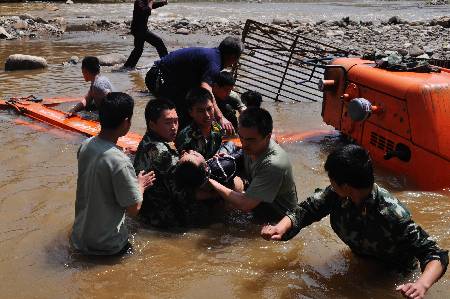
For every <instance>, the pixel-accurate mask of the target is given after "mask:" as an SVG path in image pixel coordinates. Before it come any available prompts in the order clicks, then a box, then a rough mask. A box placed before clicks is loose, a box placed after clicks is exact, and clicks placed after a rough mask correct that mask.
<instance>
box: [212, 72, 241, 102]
mask: <svg viewBox="0 0 450 299" xmlns="http://www.w3.org/2000/svg"><path fill="white" fill-rule="evenodd" d="M235 84H236V80H235V79H234V76H233V74H232V73H231V72H227V71H222V72H220V73H219V74H218V75H217V76H216V77H215V78H214V82H213V85H212V91H213V94H214V97H215V98H216V100H225V98H226V97H227V96H229V95H230V92H231V90H233V87H234V85H235Z"/></svg>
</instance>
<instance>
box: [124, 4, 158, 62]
mask: <svg viewBox="0 0 450 299" xmlns="http://www.w3.org/2000/svg"><path fill="white" fill-rule="evenodd" d="M166 4H167V0H164V1H159V2H153V0H136V1H135V2H134V9H133V20H132V21H131V34H133V36H134V49H133V51H132V52H131V54H130V57H128V60H127V61H126V62H125V64H124V67H125V68H134V67H135V66H136V64H137V62H138V61H139V58H141V55H142V51H144V43H145V42H148V43H149V44H150V45H152V46H153V47H155V48H156V51H158V55H159V57H164V56H165V55H167V48H166V46H165V45H164V42H163V41H162V39H161V38H160V37H159V36H157V35H156V34H154V33H152V32H150V31H149V30H148V26H147V23H148V17H149V16H150V15H151V14H152V9H156V8H158V7H161V6H164V5H166Z"/></svg>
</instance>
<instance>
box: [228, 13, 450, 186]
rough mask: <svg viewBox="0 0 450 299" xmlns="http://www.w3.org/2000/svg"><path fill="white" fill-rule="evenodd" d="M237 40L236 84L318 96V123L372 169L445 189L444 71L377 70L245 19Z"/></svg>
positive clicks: (448, 133)
mask: <svg viewBox="0 0 450 299" xmlns="http://www.w3.org/2000/svg"><path fill="white" fill-rule="evenodd" d="M242 40H243V42H244V44H245V48H246V49H245V52H244V55H243V56H242V57H241V59H240V63H239V66H238V68H237V70H236V76H237V85H238V87H239V88H241V89H244V90H245V89H256V90H258V91H259V92H260V93H262V94H263V96H264V98H265V99H272V100H274V101H285V102H304V101H309V102H310V101H317V102H319V101H322V117H323V120H324V122H325V123H327V124H329V125H331V126H333V127H335V128H336V129H337V130H339V131H340V132H342V134H343V135H345V136H347V137H349V138H350V139H351V140H353V141H354V142H356V143H358V144H360V145H362V146H363V147H364V148H366V149H367V150H369V151H370V154H371V156H372V158H373V160H374V161H375V163H376V165H377V167H382V168H385V169H388V170H389V171H391V172H394V173H396V174H398V175H402V176H405V177H407V178H408V179H409V182H411V183H413V184H414V185H416V186H417V187H419V188H420V189H422V190H440V189H446V188H449V187H450V69H447V68H445V67H441V68H437V69H435V70H437V72H429V73H418V72H412V71H402V72H399V71H391V70H387V69H382V68H379V67H377V66H376V65H375V63H374V62H373V61H369V60H363V59H360V58H350V56H352V55H353V56H356V55H355V54H357V53H350V52H348V51H344V50H342V49H338V48H336V47H334V46H333V45H330V44H329V43H322V42H319V41H317V40H313V39H310V38H308V37H305V36H302V35H300V34H299V33H297V32H295V31H292V30H290V29H285V28H282V27H275V26H271V25H267V24H262V23H259V22H256V21H253V20H247V23H246V26H245V28H244V31H243V36H242ZM446 67H448V66H446ZM318 85H319V88H317V87H318Z"/></svg>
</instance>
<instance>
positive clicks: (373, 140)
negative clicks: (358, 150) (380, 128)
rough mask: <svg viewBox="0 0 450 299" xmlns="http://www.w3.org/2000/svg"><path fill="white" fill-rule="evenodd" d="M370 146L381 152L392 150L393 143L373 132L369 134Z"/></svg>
mask: <svg viewBox="0 0 450 299" xmlns="http://www.w3.org/2000/svg"><path fill="white" fill-rule="evenodd" d="M370 144H372V145H373V146H376V147H377V148H379V149H380V150H382V151H388V150H391V151H393V150H394V145H395V144H394V142H393V141H392V140H389V139H387V138H385V137H383V136H381V135H378V134H377V133H375V132H372V133H370Z"/></svg>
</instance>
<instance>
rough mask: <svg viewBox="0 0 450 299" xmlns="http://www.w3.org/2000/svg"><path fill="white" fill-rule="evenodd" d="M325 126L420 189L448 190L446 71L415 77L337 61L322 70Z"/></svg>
mask: <svg viewBox="0 0 450 299" xmlns="http://www.w3.org/2000/svg"><path fill="white" fill-rule="evenodd" d="M322 89H323V104H322V117H323V120H324V121H325V122H326V123H327V124H329V125H332V126H333V127H335V128H336V129H338V130H340V131H341V132H342V133H343V134H345V135H347V136H348V137H350V138H351V139H352V140H354V141H355V142H356V143H358V144H360V145H362V146H363V147H365V148H366V149H367V150H369V151H370V153H371V155H372V158H373V159H374V160H375V161H376V162H378V164H379V165H381V166H382V167H384V168H386V169H389V170H391V171H393V172H395V173H398V174H404V175H406V176H407V177H408V178H410V179H411V180H412V181H413V183H414V184H415V185H417V186H418V187H421V188H422V189H427V190H435V189H442V188H447V187H449V186H450V70H449V69H446V68H441V69H440V72H430V73H416V72H396V71H389V70H386V69H380V68H377V67H375V64H374V62H373V61H368V60H362V59H359V58H338V59H335V60H333V61H331V63H330V65H328V66H327V67H326V70H325V74H324V80H323V85H322Z"/></svg>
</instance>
